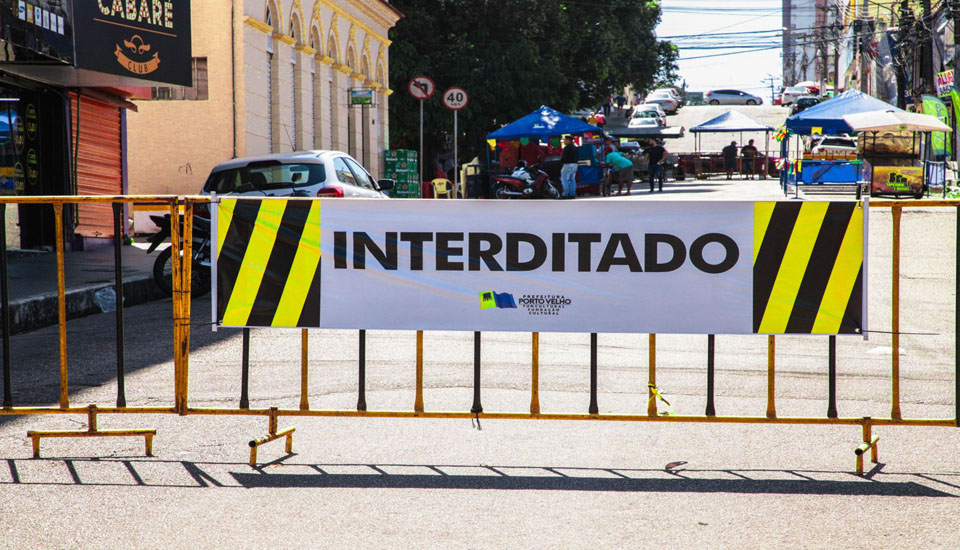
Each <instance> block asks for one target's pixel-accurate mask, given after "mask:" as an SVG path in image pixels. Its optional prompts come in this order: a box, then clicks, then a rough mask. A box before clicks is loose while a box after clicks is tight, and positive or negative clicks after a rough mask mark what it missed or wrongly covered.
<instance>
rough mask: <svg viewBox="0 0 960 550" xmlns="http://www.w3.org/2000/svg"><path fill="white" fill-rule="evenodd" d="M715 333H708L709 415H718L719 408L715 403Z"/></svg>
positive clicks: (707, 413)
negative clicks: (717, 408)
mask: <svg viewBox="0 0 960 550" xmlns="http://www.w3.org/2000/svg"><path fill="white" fill-rule="evenodd" d="M713 370H714V335H713V334H708V335H707V410H706V413H705V414H706V415H707V416H716V415H717V410H716V407H714V404H713V377H714V372H713Z"/></svg>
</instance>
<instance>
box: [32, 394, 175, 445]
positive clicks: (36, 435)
mask: <svg viewBox="0 0 960 550" xmlns="http://www.w3.org/2000/svg"><path fill="white" fill-rule="evenodd" d="M156 435H157V430H143V429H131V430H101V429H99V428H98V427H97V406H96V405H88V406H87V429H86V430H30V431H28V432H27V437H29V438H30V439H31V440H32V442H33V458H40V440H41V439H43V438H45V437H142V438H143V444H144V452H145V454H146V455H147V456H152V455H153V438H154V436H156Z"/></svg>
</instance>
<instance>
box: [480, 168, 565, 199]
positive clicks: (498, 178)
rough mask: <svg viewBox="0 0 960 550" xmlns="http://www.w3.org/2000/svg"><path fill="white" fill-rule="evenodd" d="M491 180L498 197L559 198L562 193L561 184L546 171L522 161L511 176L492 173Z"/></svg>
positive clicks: (495, 195)
mask: <svg viewBox="0 0 960 550" xmlns="http://www.w3.org/2000/svg"><path fill="white" fill-rule="evenodd" d="M534 176H536V179H534ZM490 180H491V181H490V190H491V193H492V194H493V196H494V197H495V198H498V199H559V198H560V195H561V194H562V189H561V188H560V184H559V183H557V182H555V181H552V180H551V179H550V176H548V175H547V173H546V172H544V171H543V170H539V169H536V167H534V166H531V167H530V168H529V169H528V168H527V167H526V166H525V165H523V164H522V163H521V165H520V166H518V167H517V169H516V170H514V172H513V173H512V174H510V175H509V176H508V175H506V174H499V175H491V176H490Z"/></svg>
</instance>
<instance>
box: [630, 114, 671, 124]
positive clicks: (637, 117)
mask: <svg viewBox="0 0 960 550" xmlns="http://www.w3.org/2000/svg"><path fill="white" fill-rule="evenodd" d="M663 126H666V122H665V121H661V119H660V116H659V115H657V113H656V112H654V111H640V112H635V113H633V116H632V117H630V122H628V123H627V128H660V127H663Z"/></svg>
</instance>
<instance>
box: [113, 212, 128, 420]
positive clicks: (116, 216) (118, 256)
mask: <svg viewBox="0 0 960 550" xmlns="http://www.w3.org/2000/svg"><path fill="white" fill-rule="evenodd" d="M122 213H123V204H121V203H113V271H114V280H115V287H114V288H115V290H114V292H115V293H116V298H117V310H116V320H117V406H118V407H126V406H127V392H126V374H125V372H124V368H123V230H122V228H121V223H120V216H121V215H122Z"/></svg>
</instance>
